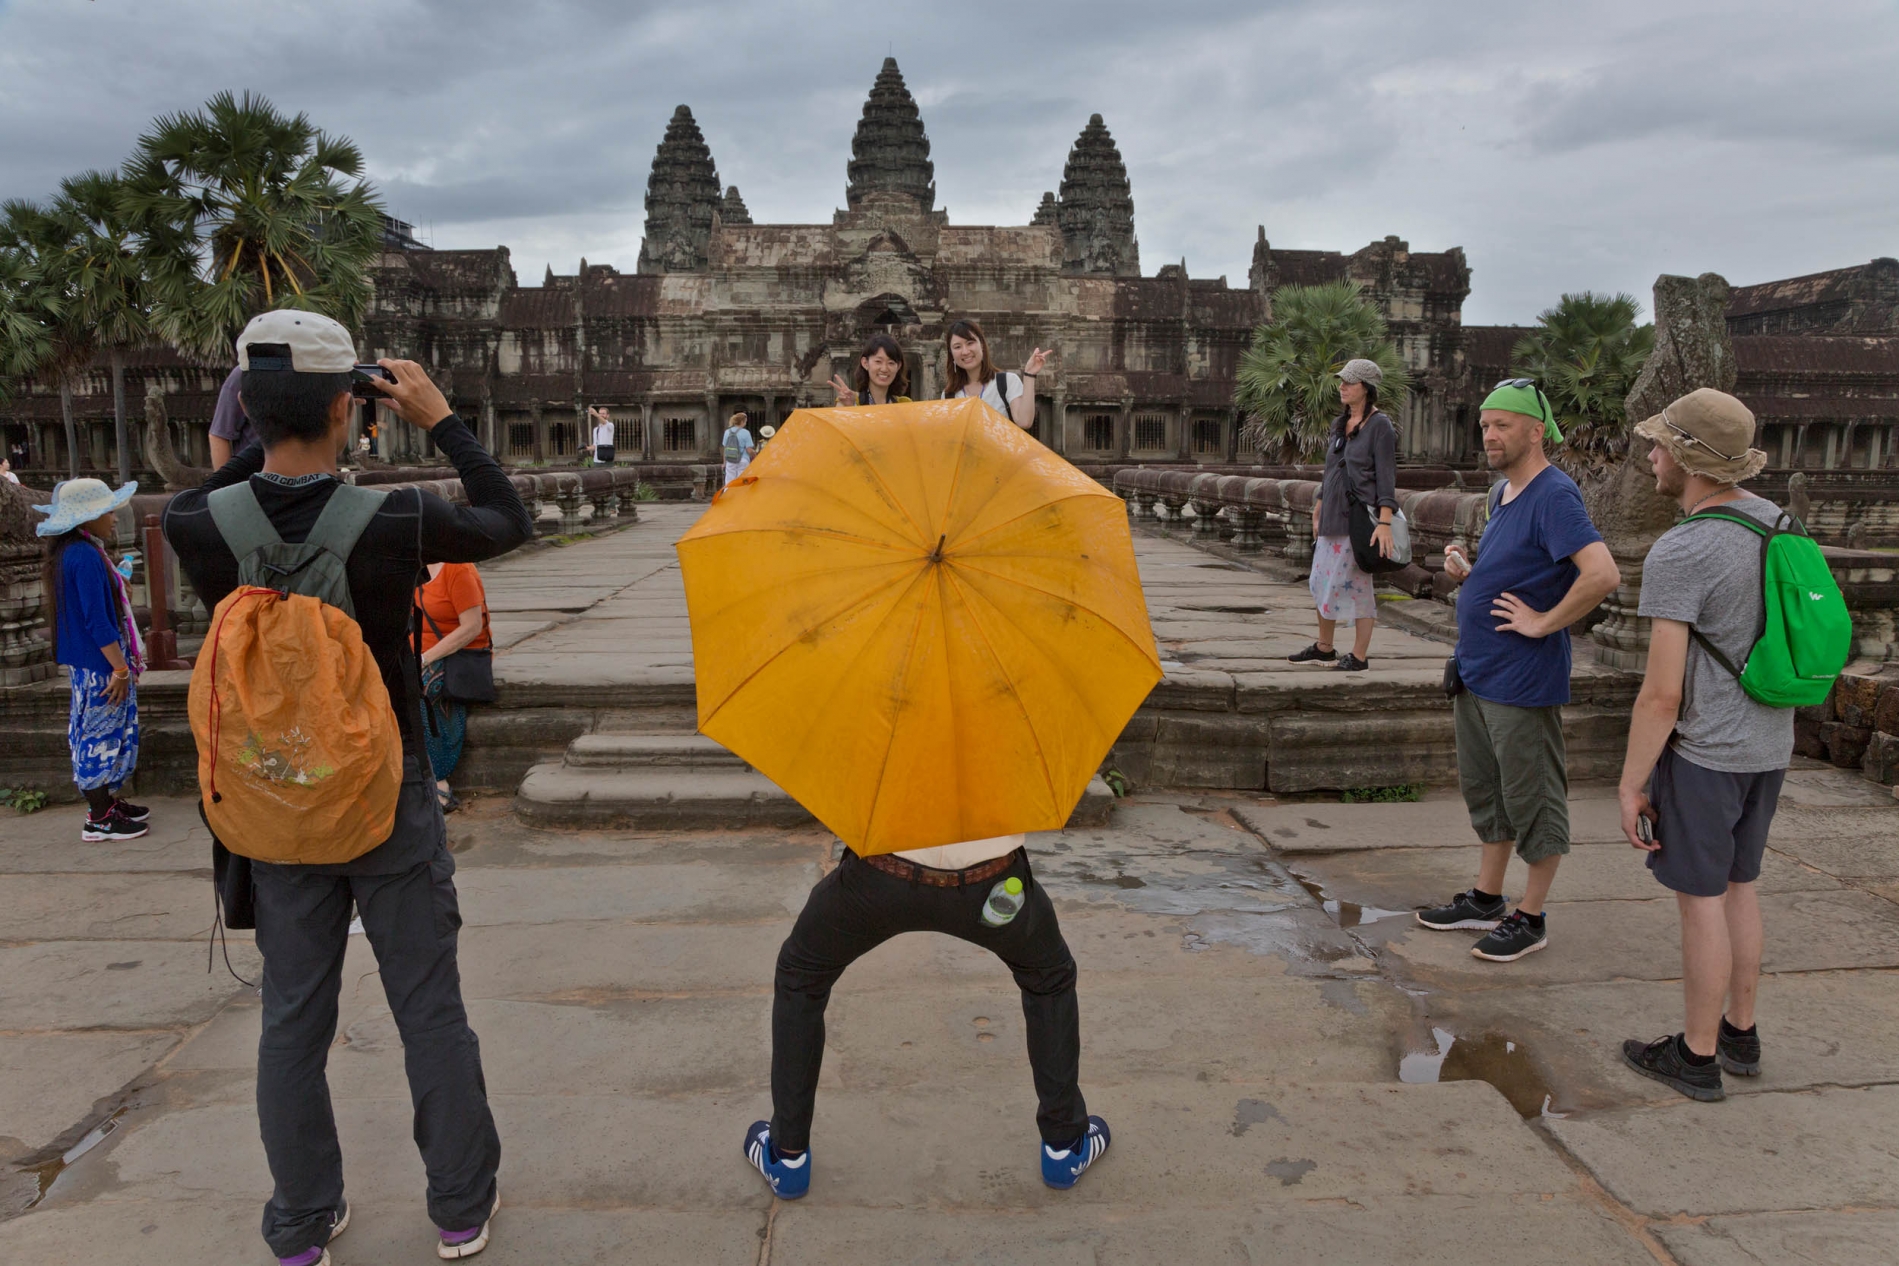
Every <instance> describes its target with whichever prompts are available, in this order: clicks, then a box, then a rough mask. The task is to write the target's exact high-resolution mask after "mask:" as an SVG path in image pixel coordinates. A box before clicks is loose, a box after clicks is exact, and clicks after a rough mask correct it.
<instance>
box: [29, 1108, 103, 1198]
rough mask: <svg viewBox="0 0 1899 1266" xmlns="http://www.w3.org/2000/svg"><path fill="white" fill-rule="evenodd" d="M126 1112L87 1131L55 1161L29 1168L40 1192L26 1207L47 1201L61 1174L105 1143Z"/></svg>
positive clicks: (35, 1194)
mask: <svg viewBox="0 0 1899 1266" xmlns="http://www.w3.org/2000/svg"><path fill="white" fill-rule="evenodd" d="M124 1112H125V1109H124V1108H120V1109H119V1110H118V1111H117V1112H114V1113H113V1114H112V1115H111V1116H109V1117H107V1118H106V1119H105V1120H103V1121H101V1122H99V1124H97V1125H95V1126H93V1127H92V1128H91V1129H90V1130H87V1131H86V1133H85V1136H84V1137H83V1138H81V1139H80V1140H79V1141H78V1142H77V1143H74V1144H73V1145H72V1146H71V1147H69V1148H67V1149H66V1150H65V1151H64V1152H63V1153H61V1154H60V1155H59V1156H57V1157H55V1158H54V1159H52V1160H49V1161H44V1162H42V1163H40V1164H38V1165H30V1166H28V1167H27V1168H26V1172H27V1173H29V1174H32V1175H33V1176H34V1177H35V1178H36V1179H37V1180H38V1182H39V1190H38V1191H37V1192H35V1193H34V1196H33V1199H31V1200H30V1201H28V1202H27V1206H26V1207H27V1208H29V1209H31V1208H32V1207H33V1206H34V1205H37V1204H38V1203H39V1202H40V1201H42V1200H44V1199H46V1193H47V1192H49V1191H51V1190H52V1189H53V1184H54V1183H55V1182H58V1181H59V1176H60V1175H61V1174H63V1173H65V1172H66V1170H67V1169H69V1168H70V1167H71V1166H72V1164H73V1163H74V1162H75V1161H77V1160H78V1159H79V1158H80V1157H81V1156H84V1155H85V1154H86V1153H87V1152H90V1151H91V1150H92V1149H93V1148H95V1147H97V1146H99V1144H101V1143H103V1142H105V1140H106V1136H108V1135H109V1134H111V1133H112V1131H114V1130H116V1129H118V1128H119V1117H120V1116H122V1115H123V1114H124Z"/></svg>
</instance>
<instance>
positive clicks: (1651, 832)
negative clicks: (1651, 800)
mask: <svg viewBox="0 0 1899 1266" xmlns="http://www.w3.org/2000/svg"><path fill="white" fill-rule="evenodd" d="M1635 838H1637V839H1639V840H1641V841H1642V843H1644V844H1653V843H1654V842H1655V824H1654V823H1653V822H1650V821H1649V820H1648V814H1646V813H1638V814H1636V815H1635Z"/></svg>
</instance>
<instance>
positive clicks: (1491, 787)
mask: <svg viewBox="0 0 1899 1266" xmlns="http://www.w3.org/2000/svg"><path fill="white" fill-rule="evenodd" d="M1481 420H1482V423H1483V428H1484V456H1485V457H1486V458H1487V459H1488V460H1489V462H1490V466H1491V469H1493V470H1497V471H1501V472H1502V474H1503V477H1504V483H1503V484H1502V485H1500V486H1497V487H1493V488H1492V489H1491V494H1490V519H1489V522H1488V524H1487V525H1486V526H1485V528H1484V534H1483V538H1482V545H1481V548H1480V549H1479V551H1478V554H1477V563H1476V566H1475V567H1472V566H1471V565H1470V563H1469V562H1468V561H1467V560H1466V559H1465V558H1464V556H1463V553H1462V551H1460V550H1456V549H1452V550H1450V551H1448V552H1447V553H1446V555H1445V559H1444V566H1445V570H1446V571H1447V572H1448V573H1449V574H1450V576H1451V579H1453V580H1461V581H1462V582H1463V585H1462V587H1461V588H1460V589H1459V590H1458V592H1457V654H1456V658H1455V659H1454V660H1453V661H1452V664H1453V666H1454V672H1455V675H1456V677H1457V678H1459V679H1460V680H1461V685H1457V684H1456V683H1452V684H1453V687H1454V688H1455V689H1456V691H1457V693H1456V696H1455V698H1454V700H1453V710H1454V712H1455V714H1456V719H1457V778H1458V782H1459V783H1460V784H1462V786H1463V790H1464V803H1465V805H1466V806H1467V807H1468V808H1469V810H1470V824H1471V826H1472V827H1473V828H1475V830H1476V832H1477V838H1478V839H1479V840H1481V841H1483V846H1484V852H1483V860H1482V862H1481V864H1480V865H1479V868H1478V872H1477V884H1476V886H1475V887H1474V888H1471V889H1470V890H1468V891H1466V892H1461V893H1459V894H1457V896H1455V897H1453V898H1452V899H1451V902H1450V904H1449V905H1446V906H1441V907H1439V908H1438V909H1435V910H1421V911H1419V912H1418V916H1417V918H1418V922H1419V923H1421V924H1423V925H1424V926H1425V927H1427V928H1433V929H1436V930H1439V931H1448V930H1451V929H1455V928H1471V929H1478V930H1484V931H1486V932H1487V933H1488V935H1486V936H1484V937H1483V938H1482V939H1481V940H1479V941H1478V942H1477V944H1476V945H1475V946H1473V947H1472V948H1471V953H1472V954H1473V955H1474V956H1476V957H1478V958H1485V959H1489V960H1491V961H1492V962H1499V963H1508V962H1514V961H1515V960H1517V959H1519V958H1522V957H1523V956H1524V955H1525V954H1532V953H1535V952H1536V951H1537V950H1540V949H1542V948H1543V947H1544V946H1546V945H1548V944H1549V932H1548V929H1547V926H1546V922H1545V916H1544V912H1543V902H1544V901H1545V900H1546V899H1547V898H1548V897H1549V891H1550V884H1551V882H1552V881H1554V880H1555V878H1556V867H1557V865H1558V864H1559V863H1560V862H1561V861H1562V860H1563V855H1564V854H1566V853H1568V852H1569V766H1568V761H1567V756H1566V754H1565V752H1564V748H1563V715H1562V713H1563V705H1564V704H1566V703H1568V702H1569V631H1568V630H1569V626H1570V625H1571V624H1574V623H1575V622H1576V621H1577V620H1579V619H1581V618H1582V617H1583V616H1584V615H1586V614H1588V613H1589V612H1590V611H1591V610H1593V609H1594V608H1595V606H1596V604H1597V603H1599V602H1601V601H1602V600H1603V599H1604V598H1606V597H1608V596H1609V593H1610V592H1611V591H1612V590H1614V588H1615V587H1616V586H1617V585H1618V584H1620V583H1621V579H1622V578H1621V575H1620V573H1619V572H1618V571H1617V570H1616V565H1615V559H1614V558H1613V557H1611V556H1610V554H1609V547H1608V546H1607V545H1604V544H1603V543H1602V537H1601V535H1600V534H1598V533H1597V531H1596V529H1595V525H1594V524H1592V523H1590V521H1589V512H1588V511H1587V510H1585V509H1584V508H1583V502H1582V493H1581V492H1579V491H1578V490H1577V488H1576V484H1575V482H1574V481H1573V480H1571V479H1570V477H1569V476H1568V475H1565V474H1564V473H1563V472H1562V471H1560V470H1558V469H1557V468H1556V467H1554V466H1552V465H1550V463H1549V458H1547V457H1546V456H1544V452H1543V445H1544V443H1545V441H1548V442H1550V443H1560V442H1561V441H1562V438H1563V433H1562V432H1561V431H1560V430H1558V429H1557V426H1556V418H1555V416H1554V414H1553V413H1552V411H1551V409H1550V403H1549V397H1547V396H1545V395H1544V394H1543V392H1542V391H1541V390H1539V389H1538V388H1537V386H1536V384H1535V383H1533V382H1531V381H1530V380H1529V379H1527V378H1513V379H1511V380H1509V381H1507V382H1501V383H1498V384H1497V388H1496V390H1494V391H1492V392H1491V393H1490V395H1489V396H1487V397H1485V399H1484V405H1483V412H1482V415H1481ZM1512 850H1514V851H1515V852H1516V854H1517V856H1519V857H1521V858H1522V859H1523V860H1524V861H1525V862H1526V863H1528V864H1529V868H1530V875H1529V879H1528V881H1527V882H1526V883H1525V884H1524V888H1523V900H1521V901H1519V902H1518V903H1517V908H1516V909H1515V910H1514V911H1512V912H1510V913H1509V914H1508V915H1507V916H1506V913H1505V910H1506V906H1507V903H1506V902H1505V901H1504V898H1503V877H1504V872H1505V870H1506V869H1507V868H1508V867H1509V865H1510V854H1511V852H1512Z"/></svg>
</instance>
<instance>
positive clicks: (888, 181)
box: [844, 57, 936, 212]
mask: <svg viewBox="0 0 1899 1266" xmlns="http://www.w3.org/2000/svg"><path fill="white" fill-rule="evenodd" d="M850 177H851V182H850V185H849V187H848V188H846V189H845V191H844V197H845V199H846V201H848V202H849V203H850V206H851V209H852V210H856V209H857V206H858V204H859V203H860V202H862V201H863V198H864V195H865V194H868V193H872V192H878V191H885V192H890V193H900V194H905V195H907V196H909V197H912V198H915V199H916V201H917V206H918V208H919V209H920V210H923V211H926V212H927V211H932V210H934V209H935V208H936V168H935V166H934V165H933V164H932V163H931V162H930V138H929V137H928V136H927V135H925V134H924V131H923V120H922V118H921V117H919V116H918V114H917V103H916V101H915V100H914V99H912V98H911V96H910V90H909V89H908V88H907V87H905V86H904V83H903V72H902V71H900V70H898V69H897V59H896V58H894V57H886V58H884V68H883V69H882V70H880V71H878V72H877V82H876V83H874V84H872V85H871V88H870V99H869V100H867V101H865V102H864V117H863V118H862V119H859V120H858V122H857V135H856V136H854V137H852V138H851V163H850Z"/></svg>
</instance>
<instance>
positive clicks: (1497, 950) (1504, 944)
mask: <svg viewBox="0 0 1899 1266" xmlns="http://www.w3.org/2000/svg"><path fill="white" fill-rule="evenodd" d="M1549 943H1550V934H1549V932H1548V930H1547V929H1546V928H1540V927H1537V926H1536V925H1535V924H1534V923H1532V922H1530V916H1529V915H1527V914H1525V913H1523V911H1521V910H1512V911H1511V912H1510V914H1509V917H1507V918H1505V919H1504V920H1503V922H1501V923H1499V924H1498V925H1497V926H1496V927H1494V928H1492V929H1490V932H1489V934H1488V935H1487V936H1485V937H1484V938H1483V939H1482V940H1480V941H1478V942H1477V943H1476V944H1475V945H1473V946H1471V947H1470V954H1471V957H1472V958H1487V959H1489V960H1490V961H1491V962H1493V963H1514V962H1516V961H1517V960H1518V959H1519V958H1522V957H1523V956H1524V955H1525V954H1534V953H1536V951H1538V950H1540V949H1542V948H1543V947H1544V946H1545V945H1548V944H1549Z"/></svg>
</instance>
